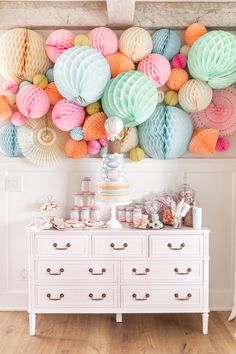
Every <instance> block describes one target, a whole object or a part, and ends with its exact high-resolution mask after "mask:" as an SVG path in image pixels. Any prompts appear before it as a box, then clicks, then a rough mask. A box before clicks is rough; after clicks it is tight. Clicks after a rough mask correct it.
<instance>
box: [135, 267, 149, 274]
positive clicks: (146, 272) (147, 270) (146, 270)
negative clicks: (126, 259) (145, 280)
mask: <svg viewBox="0 0 236 354" xmlns="http://www.w3.org/2000/svg"><path fill="white" fill-rule="evenodd" d="M132 272H133V273H135V275H147V274H148V273H149V272H150V269H149V268H146V269H145V271H144V272H143V273H137V269H136V268H133V269H132Z"/></svg>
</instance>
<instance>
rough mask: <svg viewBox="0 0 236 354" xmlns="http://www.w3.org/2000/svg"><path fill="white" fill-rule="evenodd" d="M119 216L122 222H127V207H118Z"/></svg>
mask: <svg viewBox="0 0 236 354" xmlns="http://www.w3.org/2000/svg"><path fill="white" fill-rule="evenodd" d="M117 218H118V220H119V221H120V222H126V207H122V206H120V207H118V210H117Z"/></svg>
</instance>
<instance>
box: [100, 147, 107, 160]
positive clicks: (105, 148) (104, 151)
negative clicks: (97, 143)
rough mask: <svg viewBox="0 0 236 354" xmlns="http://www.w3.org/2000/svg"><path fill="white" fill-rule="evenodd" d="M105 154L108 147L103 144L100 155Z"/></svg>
mask: <svg viewBox="0 0 236 354" xmlns="http://www.w3.org/2000/svg"><path fill="white" fill-rule="evenodd" d="M105 154H107V147H106V146H103V147H102V148H101V150H100V156H101V157H103V155H105Z"/></svg>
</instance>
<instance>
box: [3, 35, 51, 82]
mask: <svg viewBox="0 0 236 354" xmlns="http://www.w3.org/2000/svg"><path fill="white" fill-rule="evenodd" d="M50 66H51V62H50V60H49V59H48V57H47V54H46V52H45V38H44V37H43V36H42V35H41V34H39V33H37V32H35V31H32V30H30V29H26V28H16V29H12V30H10V31H7V32H5V33H4V34H3V35H2V36H0V75H1V76H3V77H4V78H5V79H6V80H14V81H16V82H17V83H19V82H20V81H22V80H29V81H32V80H33V77H34V76H35V75H36V74H38V73H45V72H46V71H47V70H48V69H49V68H50Z"/></svg>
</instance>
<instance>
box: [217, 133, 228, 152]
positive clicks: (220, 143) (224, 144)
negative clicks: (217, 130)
mask: <svg viewBox="0 0 236 354" xmlns="http://www.w3.org/2000/svg"><path fill="white" fill-rule="evenodd" d="M229 146H230V142H229V139H227V138H225V137H223V136H220V137H219V138H218V140H217V143H216V150H217V151H227V150H228V149H229Z"/></svg>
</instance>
